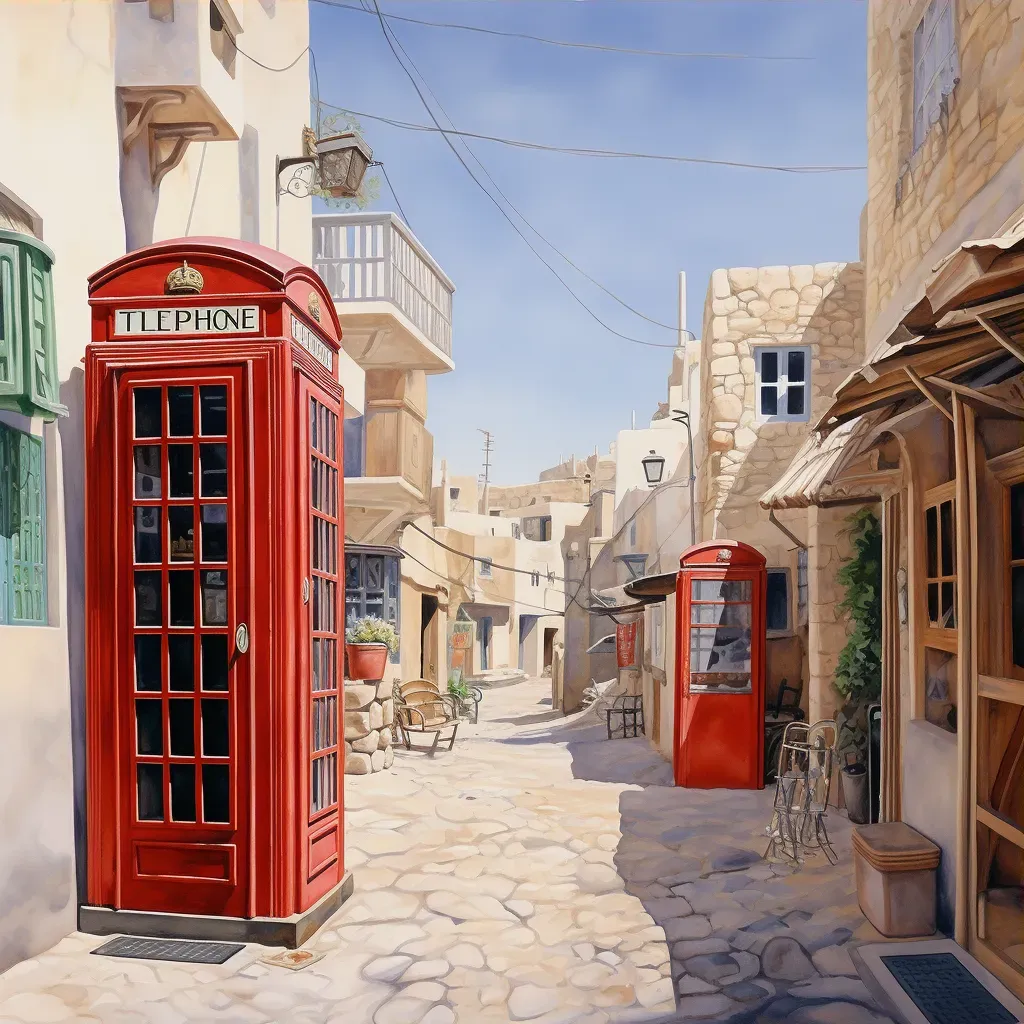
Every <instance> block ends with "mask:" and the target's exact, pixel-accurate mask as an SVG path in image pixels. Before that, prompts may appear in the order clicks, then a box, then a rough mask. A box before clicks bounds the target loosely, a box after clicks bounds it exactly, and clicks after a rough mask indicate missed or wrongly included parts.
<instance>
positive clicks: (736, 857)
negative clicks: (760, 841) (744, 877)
mask: <svg viewBox="0 0 1024 1024" xmlns="http://www.w3.org/2000/svg"><path fill="white" fill-rule="evenodd" d="M761 860H762V857H761V855H760V854H758V853H755V852H754V851H753V850H740V849H736V848H735V847H722V848H721V849H719V850H716V851H715V852H714V853H713V854H712V855H711V858H710V860H709V863H708V873H709V874H711V873H714V872H725V871H743V870H745V869H746V868H749V867H753V865H755V864H760V863H761Z"/></svg>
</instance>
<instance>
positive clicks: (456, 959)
mask: <svg viewBox="0 0 1024 1024" xmlns="http://www.w3.org/2000/svg"><path fill="white" fill-rule="evenodd" d="M445 958H446V959H447V960H448V962H449V963H450V964H452V965H453V966H455V967H469V968H477V969H478V968H482V967H483V966H484V955H483V953H482V952H481V950H480V949H479V947H477V946H474V945H473V944H472V943H469V942H457V943H456V944H455V945H454V946H452V947H450V948H449V949H448V950H446V951H445Z"/></svg>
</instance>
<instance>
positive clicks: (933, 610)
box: [928, 583, 939, 626]
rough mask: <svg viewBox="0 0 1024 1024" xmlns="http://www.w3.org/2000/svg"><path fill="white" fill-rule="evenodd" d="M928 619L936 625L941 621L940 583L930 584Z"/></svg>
mask: <svg viewBox="0 0 1024 1024" xmlns="http://www.w3.org/2000/svg"><path fill="white" fill-rule="evenodd" d="M928 621H929V622H930V623H931V624H932V625H933V626H934V625H937V624H938V621H939V585H938V583H929V584H928Z"/></svg>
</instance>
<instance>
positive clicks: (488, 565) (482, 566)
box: [477, 558, 494, 580]
mask: <svg viewBox="0 0 1024 1024" xmlns="http://www.w3.org/2000/svg"><path fill="white" fill-rule="evenodd" d="M477 575H478V576H479V577H480V578H481V579H482V580H490V579H494V559H493V558H481V559H480V561H479V562H477Z"/></svg>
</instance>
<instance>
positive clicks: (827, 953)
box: [811, 946, 857, 978]
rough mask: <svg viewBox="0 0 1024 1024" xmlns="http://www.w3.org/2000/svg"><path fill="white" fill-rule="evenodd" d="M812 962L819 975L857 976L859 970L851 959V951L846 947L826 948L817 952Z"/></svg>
mask: <svg viewBox="0 0 1024 1024" xmlns="http://www.w3.org/2000/svg"><path fill="white" fill-rule="evenodd" d="M811 962H812V963H813V964H814V966H815V968H817V970H818V973H819V974H825V975H848V976H849V977H851V978H852V977H856V976H857V968H856V967H855V966H854V964H853V960H851V959H850V951H849V949H848V948H847V947H846V946H825V948H824V949H819V950H817V951H816V952H815V953H814V954H813V956H812V957H811Z"/></svg>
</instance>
